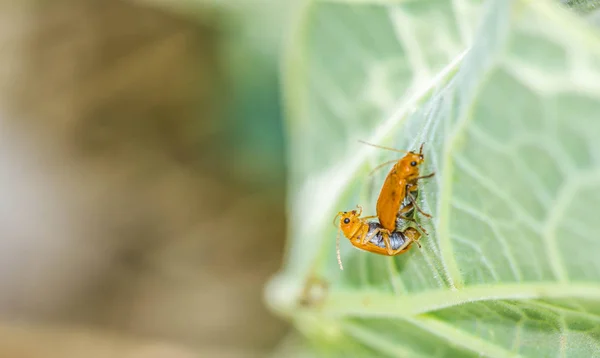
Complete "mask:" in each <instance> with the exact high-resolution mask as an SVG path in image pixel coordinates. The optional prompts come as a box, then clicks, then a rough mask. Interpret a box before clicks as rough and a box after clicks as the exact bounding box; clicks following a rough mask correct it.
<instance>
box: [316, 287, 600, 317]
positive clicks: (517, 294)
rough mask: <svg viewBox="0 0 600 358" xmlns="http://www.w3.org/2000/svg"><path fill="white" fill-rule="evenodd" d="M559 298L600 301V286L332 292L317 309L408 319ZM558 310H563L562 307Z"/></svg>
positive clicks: (353, 314)
mask: <svg viewBox="0 0 600 358" xmlns="http://www.w3.org/2000/svg"><path fill="white" fill-rule="evenodd" d="M559 298H575V299H591V300H595V301H598V302H600V285H595V284H591V283H586V282H581V283H580V282H572V283H563V282H542V283H515V284H498V285H484V286H466V287H465V288H464V289H462V290H459V291H449V290H447V289H440V290H433V291H426V292H421V293H415V294H412V295H408V296H396V295H394V294H386V293H382V292H375V291H371V292H369V291H361V292H358V291H356V292H350V291H347V292H344V291H331V292H329V294H328V295H327V297H326V298H325V299H324V300H323V302H322V304H321V305H319V306H318V307H315V309H318V310H319V311H320V312H321V313H322V314H326V315H332V316H343V317H362V318H376V317H385V318H395V317H396V318H405V317H410V316H415V315H420V314H427V313H432V312H435V311H438V310H441V309H444V308H450V307H455V306H460V305H464V304H467V303H472V302H485V301H495V300H513V301H520V300H534V299H559ZM546 305H549V304H548V303H546ZM556 309H557V310H564V308H563V307H556ZM580 313H581V314H589V313H586V312H580Z"/></svg>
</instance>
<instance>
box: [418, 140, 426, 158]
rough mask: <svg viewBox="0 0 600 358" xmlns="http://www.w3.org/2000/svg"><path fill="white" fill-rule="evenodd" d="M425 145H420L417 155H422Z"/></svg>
mask: <svg viewBox="0 0 600 358" xmlns="http://www.w3.org/2000/svg"><path fill="white" fill-rule="evenodd" d="M424 145H425V142H423V143H421V147H420V148H419V154H420V155H423V146H424Z"/></svg>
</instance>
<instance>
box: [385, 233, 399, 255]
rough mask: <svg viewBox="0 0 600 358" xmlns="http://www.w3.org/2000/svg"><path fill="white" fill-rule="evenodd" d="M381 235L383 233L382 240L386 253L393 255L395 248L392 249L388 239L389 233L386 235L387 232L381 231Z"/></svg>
mask: <svg viewBox="0 0 600 358" xmlns="http://www.w3.org/2000/svg"><path fill="white" fill-rule="evenodd" d="M382 235H383V242H384V243H385V249H386V251H387V253H388V255H390V256H394V252H395V251H396V250H392V242H391V241H390V235H388V234H387V233H382Z"/></svg>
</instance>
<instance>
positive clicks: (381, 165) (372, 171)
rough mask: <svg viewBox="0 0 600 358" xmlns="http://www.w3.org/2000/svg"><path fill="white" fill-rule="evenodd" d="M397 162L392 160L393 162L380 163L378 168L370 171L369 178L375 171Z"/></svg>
mask: <svg viewBox="0 0 600 358" xmlns="http://www.w3.org/2000/svg"><path fill="white" fill-rule="evenodd" d="M397 161H398V159H393V160H388V161H387V162H385V163H381V164H379V165H378V166H376V167H375V168H373V170H371V171H370V172H369V176H371V175H373V174H374V173H375V172H376V171H378V170H379V169H381V168H383V167H385V166H386V165H388V164H392V163H395V162H397Z"/></svg>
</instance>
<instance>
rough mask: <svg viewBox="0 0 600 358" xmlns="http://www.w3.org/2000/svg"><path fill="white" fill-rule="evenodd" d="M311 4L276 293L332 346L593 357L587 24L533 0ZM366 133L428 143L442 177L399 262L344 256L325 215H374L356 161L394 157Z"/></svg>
mask: <svg viewBox="0 0 600 358" xmlns="http://www.w3.org/2000/svg"><path fill="white" fill-rule="evenodd" d="M304 10H305V11H304V13H303V16H302V18H301V20H300V21H299V24H298V32H297V33H296V36H295V37H294V38H293V40H292V48H291V50H290V52H289V54H288V55H289V56H288V62H287V67H286V71H287V72H286V74H287V76H288V77H287V78H286V82H285V89H286V95H287V109H288V123H287V126H288V135H289V137H288V139H289V142H290V153H289V166H290V184H289V195H290V207H289V223H290V237H289V245H288V252H287V257H286V264H285V267H284V269H283V270H282V272H281V273H280V274H279V275H278V276H277V277H275V278H274V279H273V280H272V281H271V283H270V285H269V287H268V288H267V291H266V295H267V301H268V303H269V304H270V305H271V307H272V308H273V309H274V310H275V311H277V312H278V313H280V314H281V315H284V316H286V317H288V318H289V319H291V320H292V321H293V322H294V323H295V326H296V327H297V329H298V330H299V331H301V332H302V333H303V334H304V335H305V336H306V337H308V339H309V340H310V341H311V342H319V344H321V345H322V346H326V347H327V348H323V350H324V351H325V350H327V353H325V354H324V356H336V354H337V356H340V357H342V356H354V357H356V356H361V357H362V356H364V357H370V356H384V357H387V356H390V357H396V356H407V357H414V356H416V357H419V356H423V357H429V356H451V357H463V356H464V357H470V356H485V357H506V356H523V357H553V356H561V357H567V356H568V357H592V356H595V355H596V356H597V355H598V352H600V220H598V219H597V218H596V216H597V208H600V37H599V36H598V34H597V33H596V32H595V31H596V30H595V29H594V28H592V27H589V26H588V25H587V24H586V23H585V22H584V20H582V19H580V18H578V17H576V16H575V15H574V14H573V13H571V12H569V11H567V10H566V9H565V8H564V7H563V6H561V5H560V4H559V3H555V2H549V1H545V0H531V1H525V0H521V1H517V0H513V1H507V0H496V1H490V2H486V3H485V4H484V6H479V5H478V3H477V2H468V1H460V0H456V1H424V0H419V1H392V0H389V1H385V0H377V1H375V0H373V1H366V0H363V1H357V0H355V1H331V0H330V1H312V2H309V3H308V4H307V5H306V7H305V9H304ZM477 19H479V21H478V20H477ZM465 50H466V51H465ZM359 139H362V140H367V141H370V142H375V143H378V144H383V145H389V146H394V147H396V148H400V149H415V148H417V147H418V145H419V144H420V143H421V142H425V155H426V162H425V164H424V165H423V168H422V173H429V172H432V171H435V172H436V173H437V174H436V175H435V177H433V178H432V179H430V180H428V181H424V182H423V183H422V184H423V185H422V186H421V188H422V192H421V194H422V195H420V197H421V199H420V200H421V206H422V207H423V208H424V210H425V211H428V212H430V213H432V214H433V216H434V218H433V220H428V219H426V218H423V217H421V223H422V224H423V225H424V226H425V227H426V228H427V229H428V231H429V233H430V234H429V236H427V237H424V238H422V239H421V243H422V245H423V248H422V249H421V250H419V249H418V248H413V249H411V250H410V251H409V252H408V253H406V254H403V255H400V256H397V257H393V258H391V257H385V256H379V255H375V254H371V253H367V252H362V251H359V250H356V249H355V248H353V247H351V245H350V244H349V242H348V241H347V240H344V241H342V257H343V260H344V263H345V264H344V266H345V270H344V271H340V270H339V269H338V268H337V262H336V259H335V235H336V228H335V227H333V226H332V224H331V220H332V219H333V217H334V216H335V214H336V213H337V212H338V211H343V210H350V209H352V208H354V207H355V205H357V204H361V205H362V206H363V207H364V209H365V215H373V214H374V212H375V208H374V205H375V202H376V200H377V196H378V192H379V188H380V187H379V186H380V185H381V183H382V182H383V179H384V176H385V175H386V174H387V170H382V171H381V172H379V173H378V174H377V175H375V176H374V177H373V178H372V179H370V178H369V177H368V172H369V171H370V170H371V169H372V168H373V167H375V166H376V165H377V164H379V163H381V162H384V161H386V160H390V159H394V157H395V155H394V153H392V152H387V151H383V150H379V149H376V148H372V147H367V146H364V145H361V144H359V143H358V142H357V140H359ZM315 283H318V284H315ZM357 345H358V346H360V348H356V351H355V350H354V349H353V348H349V347H353V346H357ZM348 350H350V351H354V352H355V354H353V355H352V354H350V355H348V354H346V353H347V352H348ZM332 352H335V354H334V353H332ZM343 352H346V353H343Z"/></svg>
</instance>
